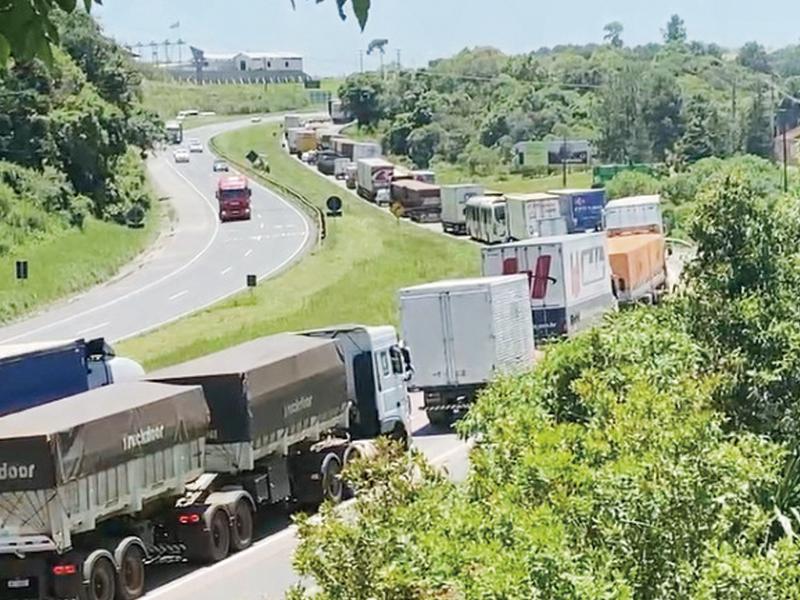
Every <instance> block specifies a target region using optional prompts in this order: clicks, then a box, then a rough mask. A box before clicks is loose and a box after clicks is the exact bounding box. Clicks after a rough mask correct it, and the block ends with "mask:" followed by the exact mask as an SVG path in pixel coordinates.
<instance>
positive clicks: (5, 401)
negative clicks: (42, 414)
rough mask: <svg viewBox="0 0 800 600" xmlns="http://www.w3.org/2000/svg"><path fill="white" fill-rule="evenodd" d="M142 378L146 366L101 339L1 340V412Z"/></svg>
mask: <svg viewBox="0 0 800 600" xmlns="http://www.w3.org/2000/svg"><path fill="white" fill-rule="evenodd" d="M142 377H144V369H142V367H141V366H140V365H139V364H138V363H137V362H135V361H133V360H130V359H128V358H124V357H121V356H116V354H115V352H114V350H113V348H112V347H111V346H109V345H108V344H107V343H106V341H105V340H104V339H103V338H97V339H93V340H85V339H83V338H81V339H77V340H70V341H54V342H34V343H29V344H8V345H2V346H0V381H2V382H3V383H2V390H0V417H3V416H5V415H9V414H12V413H15V412H19V411H21V410H26V409H29V408H33V407H35V406H39V405H41V404H46V403H48V402H53V401H55V400H60V399H61V398H65V397H67V396H73V395H75V394H79V393H81V392H85V391H87V390H90V389H94V388H97V387H101V386H104V385H109V384H111V383H114V382H123V381H135V380H137V379H140V378H142Z"/></svg>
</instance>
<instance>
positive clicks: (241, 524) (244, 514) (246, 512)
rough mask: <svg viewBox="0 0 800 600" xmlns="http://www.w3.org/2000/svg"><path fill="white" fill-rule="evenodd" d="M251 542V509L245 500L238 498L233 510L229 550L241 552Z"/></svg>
mask: <svg viewBox="0 0 800 600" xmlns="http://www.w3.org/2000/svg"><path fill="white" fill-rule="evenodd" d="M252 543H253V509H252V507H251V506H250V503H249V502H247V501H246V500H239V501H238V502H237V503H236V508H234V511H233V526H232V527H231V550H232V551H233V552H241V551H242V550H246V549H247V548H249V547H250V546H251V545H252Z"/></svg>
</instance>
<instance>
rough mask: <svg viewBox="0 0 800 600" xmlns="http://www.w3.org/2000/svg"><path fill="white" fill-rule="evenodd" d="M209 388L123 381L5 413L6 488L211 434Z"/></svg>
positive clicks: (1, 436)
mask: <svg viewBox="0 0 800 600" xmlns="http://www.w3.org/2000/svg"><path fill="white" fill-rule="evenodd" d="M207 431H208V408H207V407H206V403H205V398H204V396H203V392H202V389H201V388H200V387H197V386H193V387H179V386H172V385H164V384H158V383H149V382H135V383H119V384H114V385H109V386H105V387H101V388H97V389H95V390H90V391H88V392H84V393H82V394H78V395H76V396H70V397H69V398H64V399H62V400H59V401H56V402H52V403H50V404H46V405H44V406H38V407H36V408H31V409H29V410H25V411H22V412H19V413H16V414H13V415H8V416H6V417H3V418H2V419H0V492H4V491H19V490H32V489H45V488H51V487H53V486H54V485H60V484H63V483H66V482H69V481H72V480H74V479H77V478H80V477H83V476H85V475H89V474H92V473H96V472H98V471H102V470H104V469H108V468H110V467H113V466H116V465H119V464H122V463H124V462H127V461H129V460H132V459H133V458H136V457H139V456H143V455H146V454H149V453H152V452H157V451H160V450H164V449H166V448H169V447H171V446H173V445H176V444H181V443H186V442H188V441H190V440H193V439H198V438H201V437H204V436H205V435H206V434H207Z"/></svg>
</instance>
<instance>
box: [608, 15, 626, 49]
mask: <svg viewBox="0 0 800 600" xmlns="http://www.w3.org/2000/svg"><path fill="white" fill-rule="evenodd" d="M623 30H624V27H623V26H622V23H620V22H619V21H611V23H608V24H606V26H605V27H603V40H604V41H606V42H608V43H609V44H610V45H611V47H612V48H622V46H623V41H622V32H623Z"/></svg>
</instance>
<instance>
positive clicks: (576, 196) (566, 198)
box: [547, 189, 606, 233]
mask: <svg viewBox="0 0 800 600" xmlns="http://www.w3.org/2000/svg"><path fill="white" fill-rule="evenodd" d="M547 193H548V194H552V195H554V196H558V197H560V198H561V201H562V203H563V205H562V207H561V213H562V216H563V217H564V218H566V220H567V232H568V233H584V232H587V231H599V230H600V229H602V227H603V207H604V206H605V202H606V192H605V190H602V189H600V190H594V189H590V190H549V191H548V192H547Z"/></svg>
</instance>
